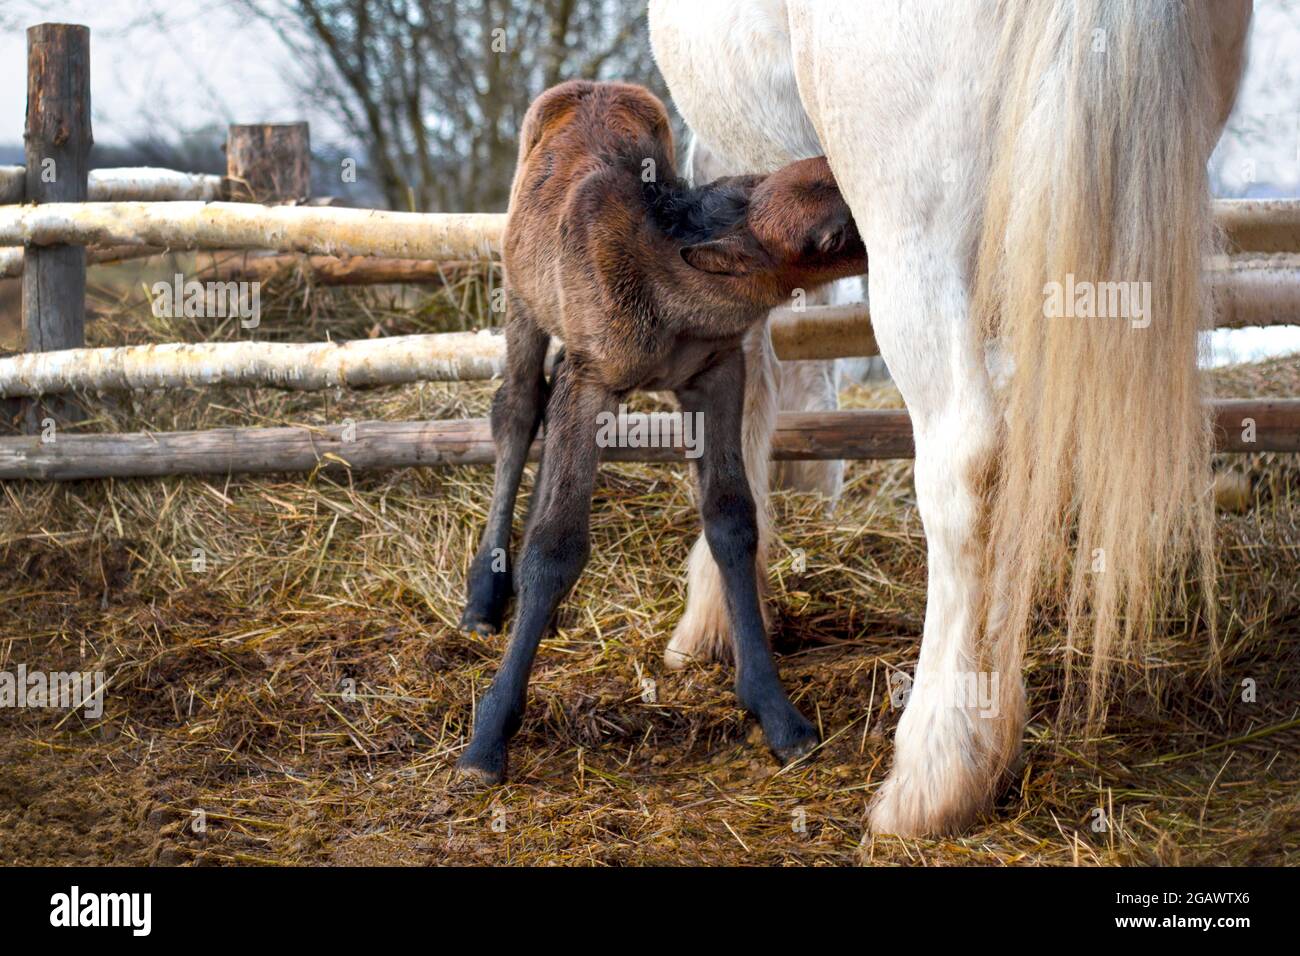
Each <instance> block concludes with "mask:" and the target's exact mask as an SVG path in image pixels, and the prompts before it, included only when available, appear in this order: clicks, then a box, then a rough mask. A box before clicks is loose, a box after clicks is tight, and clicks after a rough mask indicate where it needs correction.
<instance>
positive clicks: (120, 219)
mask: <svg viewBox="0 0 1300 956" xmlns="http://www.w3.org/2000/svg"><path fill="white" fill-rule="evenodd" d="M504 227H505V216H504V215H499V214H492V213H440V214H425V213H414V212H383V211H380V210H374V209H336V208H332V207H328V206H323V207H322V206H270V207H268V206H258V205H252V204H248V203H225V202H214V203H202V202H160V203H145V202H123V203H94V202H87V203H47V204H44V205H40V206H0V246H17V245H23V244H29V245H33V246H43V245H51V244H56V243H62V244H75V245H103V246H130V245H146V246H165V247H167V248H169V249H273V250H275V251H278V252H307V253H312V254H316V255H327V256H381V257H385V258H392V259H425V260H429V259H473V258H476V257H483V258H487V257H493V256H499V255H500V251H501V232H502V230H503V229H504Z"/></svg>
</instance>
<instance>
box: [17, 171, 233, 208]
mask: <svg viewBox="0 0 1300 956" xmlns="http://www.w3.org/2000/svg"><path fill="white" fill-rule="evenodd" d="M86 179H87V187H88V189H87V197H86V198H87V199H88V200H90V201H91V202H176V201H179V200H187V199H188V200H197V201H199V202H214V201H216V200H218V199H222V198H224V196H225V193H226V189H225V186H224V185H223V183H224V182H225V180H224V179H223V177H221V176H214V175H211V174H208V173H183V172H180V171H179V170H175V169H159V168H157V167H154V166H120V167H110V168H107V169H92V170H91V171H90V173H89V174H88V175H87V177H86ZM26 199H27V167H25V166H0V205H10V204H12V203H21V202H24V201H26Z"/></svg>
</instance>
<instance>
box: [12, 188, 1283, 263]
mask: <svg viewBox="0 0 1300 956" xmlns="http://www.w3.org/2000/svg"><path fill="white" fill-rule="evenodd" d="M1214 207H1215V216H1216V220H1217V222H1218V223H1219V225H1220V227H1221V228H1222V229H1223V232H1224V234H1225V236H1226V238H1227V240H1228V242H1229V244H1230V245H1231V246H1233V247H1235V248H1237V249H1241V250H1250V251H1254V252H1287V251H1292V252H1294V251H1296V250H1300V200H1291V199H1276V200H1253V199H1224V200H1219V201H1217V202H1216V203H1215V204H1214ZM504 228H505V216H504V215H501V214H493V213H414V212H383V211H379V210H363V209H334V208H329V207H324V208H321V207H301V206H271V207H267V206H258V205H254V204H248V203H223V202H214V203H194V202H157V203H142V202H100V203H96V202H87V203H57V202H52V203H47V204H44V205H40V206H0V246H17V245H23V244H25V243H27V244H31V245H37V246H41V245H51V244H72V245H83V246H85V245H96V244H99V245H151V246H165V247H167V248H170V249H273V250H276V251H279V252H307V253H312V254H315V255H330V256H332V255H358V256H384V257H389V258H397V259H455V258H473V257H474V256H485V255H493V254H495V255H499V254H500V250H501V234H502V231H503V230H504Z"/></svg>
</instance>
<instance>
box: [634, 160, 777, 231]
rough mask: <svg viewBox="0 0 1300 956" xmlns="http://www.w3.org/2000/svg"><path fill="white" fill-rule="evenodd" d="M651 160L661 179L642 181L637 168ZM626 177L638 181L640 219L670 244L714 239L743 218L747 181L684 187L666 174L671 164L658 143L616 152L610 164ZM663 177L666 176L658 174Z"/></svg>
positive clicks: (746, 199) (746, 208) (747, 193)
mask: <svg viewBox="0 0 1300 956" xmlns="http://www.w3.org/2000/svg"><path fill="white" fill-rule="evenodd" d="M646 159H652V160H654V163H655V170H656V172H657V173H660V174H661V175H657V176H656V177H655V178H653V179H651V180H650V181H649V182H646V181H645V180H644V178H643V170H644V167H643V165H642V164H643V163H644V162H645V160H646ZM614 165H616V166H617V167H618V168H619V169H620V170H622V171H625V172H626V173H627V174H628V175H629V176H632V175H635V176H636V177H637V178H638V179H639V180H641V199H642V202H643V203H644V204H645V211H646V219H647V220H648V221H649V223H650V224H651V225H652V226H654V227H655V228H656V229H657V230H659V231H660V232H661V233H663V234H664V235H665V236H667V237H668V238H669V239H672V240H674V241H676V242H681V243H682V244H683V245H691V244H693V243H697V242H705V241H707V240H709V239H713V238H716V237H717V236H718V235H719V234H720V233H722V232H725V231H726V230H728V229H730V228H731V227H732V226H735V225H736V224H737V223H739V222H740V221H741V220H743V219H744V218H745V214H746V212H747V211H748V209H749V196H750V193H751V192H752V185H753V184H752V182H751V183H750V184H748V185H746V184H745V183H744V182H743V181H740V180H738V179H721V180H718V181H717V182H713V183H706V184H705V185H703V186H690V185H688V184H687V182H686V181H685V180H684V179H682V178H680V177H679V176H677V175H676V174H675V173H673V172H672V170H673V166H672V163H671V161H670V160H669V159H668V158H667V157H666V155H665V153H664V151H663V149H662V147H661V146H659V144H657V143H656V144H653V145H651V144H649V143H647V142H640V143H637V144H636V146H635V147H632V148H629V149H626V150H623V151H620V155H619V156H618V158H617V160H616V162H615V163H614ZM665 171H666V172H667V173H668V175H662V173H664V172H665Z"/></svg>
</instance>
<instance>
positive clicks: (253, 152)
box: [226, 123, 311, 203]
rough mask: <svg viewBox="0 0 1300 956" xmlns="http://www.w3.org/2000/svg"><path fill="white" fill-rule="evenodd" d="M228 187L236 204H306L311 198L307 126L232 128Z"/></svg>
mask: <svg viewBox="0 0 1300 956" xmlns="http://www.w3.org/2000/svg"><path fill="white" fill-rule="evenodd" d="M226 185H227V189H228V190H229V193H230V198H231V199H232V200H234V201H236V202H262V203H266V202H290V201H296V202H305V201H306V200H307V199H309V198H310V197H311V135H310V131H309V130H308V128H307V124H306V123H282V124H275V123H263V124H257V125H249V126H240V125H232V126H231V127H230V131H229V134H228V137H227V139H226Z"/></svg>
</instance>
